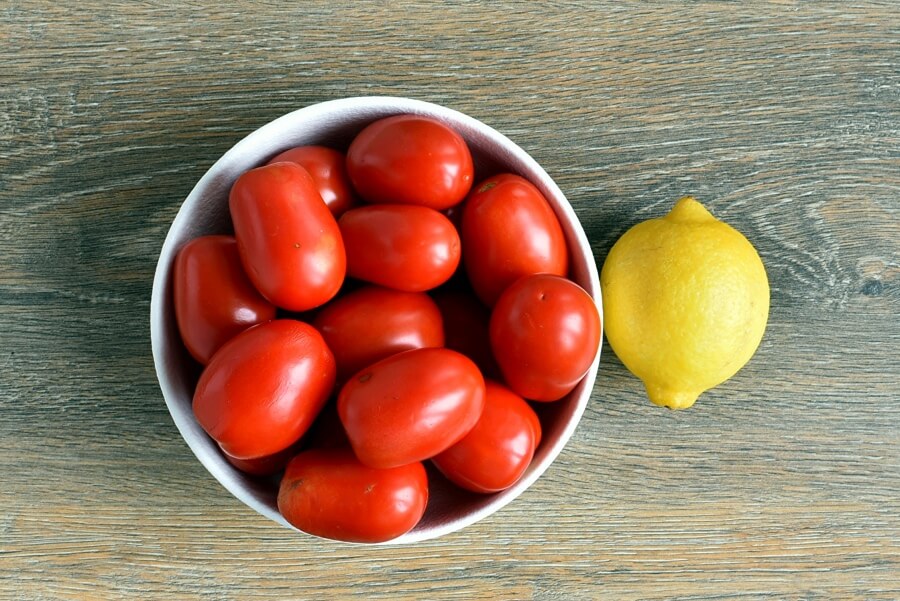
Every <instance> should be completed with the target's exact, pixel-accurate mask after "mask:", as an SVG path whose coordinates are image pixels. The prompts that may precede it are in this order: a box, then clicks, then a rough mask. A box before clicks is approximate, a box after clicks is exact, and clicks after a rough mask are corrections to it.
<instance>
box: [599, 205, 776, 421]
mask: <svg viewBox="0 0 900 601" xmlns="http://www.w3.org/2000/svg"><path fill="white" fill-rule="evenodd" d="M600 288H601V290H602V292H603V305H604V319H605V322H606V323H605V326H606V335H607V339H608V340H609V344H610V346H611V347H612V349H613V351H615V353H616V355H617V356H618V357H619V359H621V361H622V363H624V364H625V366H626V367H627V368H628V369H629V370H630V371H631V372H632V373H633V374H634V375H636V376H637V377H638V378H640V379H641V380H643V382H644V386H645V387H646V389H647V394H648V396H649V397H650V400H651V401H653V402H654V403H656V404H657V405H663V406H666V407H670V408H672V409H686V408H687V407H690V406H691V405H693V404H694V401H696V400H697V397H698V396H700V394H701V393H702V392H704V391H705V390H708V389H710V388H712V387H713V386H717V385H719V384H721V383H722V382H724V381H725V380H727V379H728V378H730V377H731V376H733V375H734V374H735V373H737V371H738V370H739V369H740V368H741V367H743V366H744V364H746V363H747V361H749V360H750V357H751V356H753V353H754V352H756V348H757V347H758V346H759V343H760V340H761V339H762V336H763V332H764V331H765V329H766V320H767V319H768V317H769V281H768V278H767V277H766V270H765V267H763V263H762V260H760V258H759V254H758V253H757V252H756V249H755V248H753V245H752V244H750V242H749V241H748V240H747V239H746V238H745V237H744V236H743V235H742V234H741V233H740V232H738V231H737V230H735V229H734V228H732V227H731V226H729V225H728V224H726V223H723V222H721V221H719V220H717V219H716V218H715V217H713V216H712V215H711V214H710V213H709V211H707V210H706V209H705V208H704V207H703V205H701V204H700V203H699V202H697V201H696V200H695V199H693V198H691V197H689V196H688V197H684V198H682V199H680V200H679V201H678V202H676V203H675V206H674V207H673V208H672V210H671V211H670V212H669V214H668V215H666V216H665V217H661V218H658V219H650V220H648V221H644V222H642V223H639V224H637V225H635V226H634V227H633V228H631V229H630V230H628V231H627V232H625V234H624V235H623V236H622V237H621V238H619V240H618V241H617V242H616V243H615V245H613V247H612V249H611V250H610V252H609V255H608V256H607V258H606V262H605V263H604V264H603V269H602V271H601V274H600Z"/></svg>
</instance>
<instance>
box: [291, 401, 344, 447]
mask: <svg viewBox="0 0 900 601" xmlns="http://www.w3.org/2000/svg"><path fill="white" fill-rule="evenodd" d="M301 442H302V443H303V446H304V448H306V449H335V448H346V449H349V448H350V440H349V439H348V438H347V433H346V432H345V431H344V425H343V424H342V423H341V418H340V417H338V412H337V399H335V401H334V402H328V403H326V404H325V407H324V408H323V409H322V411H320V412H319V415H318V417H316V421H315V422H313V425H312V426H311V427H310V429H309V430H307V431H306V434H304V435H303V439H302V440H301Z"/></svg>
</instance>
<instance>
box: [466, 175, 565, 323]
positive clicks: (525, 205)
mask: <svg viewBox="0 0 900 601" xmlns="http://www.w3.org/2000/svg"><path fill="white" fill-rule="evenodd" d="M462 242H463V262H464V263H465V267H466V273H468V274H469V281H470V282H471V283H472V288H474V289H475V293H476V294H477V295H478V297H479V298H480V299H481V300H482V301H484V303H485V304H486V305H488V306H490V307H492V306H494V303H496V302H497V299H498V298H499V297H500V294H501V293H502V292H503V290H505V289H506V287H507V286H509V285H510V284H512V283H513V282H515V281H516V280H517V279H519V278H520V277H522V276H525V275H531V274H535V273H553V274H556V275H566V273H567V272H568V269H569V263H568V250H567V248H566V239H565V236H564V234H563V231H562V227H560V225H559V221H558V220H557V219H556V215H555V214H554V213H553V209H551V208H550V205H549V204H548V203H547V200H546V199H545V198H544V196H543V195H542V194H541V192H540V191H539V190H538V189H537V188H535V187H534V185H532V184H531V183H530V182H529V181H528V180H526V179H524V178H521V177H519V176H518V175H512V174H510V173H506V174H502V175H495V176H494V177H491V178H488V179H487V180H485V181H483V182H481V183H480V184H479V185H478V186H476V187H475V189H474V191H473V192H472V194H470V195H469V198H468V199H467V200H466V204H465V205H464V206H463V216H462Z"/></svg>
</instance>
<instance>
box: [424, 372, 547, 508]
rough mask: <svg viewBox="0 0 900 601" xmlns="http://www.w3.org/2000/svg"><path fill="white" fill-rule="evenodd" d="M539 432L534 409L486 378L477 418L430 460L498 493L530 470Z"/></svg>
mask: <svg viewBox="0 0 900 601" xmlns="http://www.w3.org/2000/svg"><path fill="white" fill-rule="evenodd" d="M540 437H541V426H540V421H539V420H538V417H537V414H535V412H534V409H532V408H531V406H530V405H529V404H528V403H527V402H526V401H525V400H524V399H523V398H522V397H520V396H519V395H517V394H516V393H514V392H513V391H511V390H510V389H509V388H507V387H506V386H503V385H502V384H500V383H498V382H494V381H491V380H487V381H485V402H484V411H483V412H482V413H481V417H480V418H479V420H478V423H477V424H475V427H474V428H472V430H471V431H470V432H469V433H468V434H466V435H465V436H464V437H463V438H462V439H461V440H460V441H459V442H457V443H456V444H454V445H453V446H451V447H450V448H449V449H447V450H445V451H444V452H442V453H440V454H439V455H437V456H435V457H434V458H432V460H431V461H432V463H433V464H434V465H435V467H437V468H438V469H439V470H440V471H441V473H442V474H444V476H446V477H447V479H448V480H450V481H451V482H453V483H454V484H456V485H457V486H459V487H461V488H465V489H467V490H471V491H473V492H477V493H494V492H499V491H501V490H505V489H507V488H509V487H510V486H512V485H513V484H515V483H516V482H517V481H518V480H519V479H520V478H521V477H522V475H523V474H524V473H525V471H526V470H527V469H528V466H529V465H530V464H531V460H532V458H533V457H534V451H535V449H536V448H537V445H538V443H539V442H540Z"/></svg>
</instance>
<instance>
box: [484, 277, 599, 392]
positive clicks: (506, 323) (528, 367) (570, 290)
mask: <svg viewBox="0 0 900 601" xmlns="http://www.w3.org/2000/svg"><path fill="white" fill-rule="evenodd" d="M490 335H491V347H492V348H493V350H494V357H496V359H497V363H498V364H499V365H500V371H501V372H502V373H503V378H504V380H506V383H507V385H508V386H509V387H510V388H511V389H512V390H513V391H514V392H516V393H517V394H519V395H521V396H523V397H525V398H527V399H531V400H534V401H555V400H558V399H561V398H562V397H564V396H565V395H566V394H568V393H569V391H571V390H572V389H573V388H575V386H576V385H577V384H578V382H579V381H581V378H583V377H584V375H585V374H586V373H587V371H588V369H589V368H590V366H591V363H593V361H594V357H596V356H597V351H598V350H599V347H600V315H599V313H598V312H597V305H595V304H594V299H592V298H591V297H590V295H588V293H587V292H585V291H584V290H583V289H582V288H581V287H580V286H578V285H577V284H575V283H574V282H571V281H569V280H567V279H566V278H563V277H559V276H555V275H547V274H540V275H532V276H528V277H524V278H522V279H520V280H518V281H516V283H514V284H513V285H512V286H510V287H509V288H507V289H506V291H504V292H503V295H502V296H501V297H500V299H499V300H498V301H497V304H496V306H494V311H493V313H492V314H491V325H490Z"/></svg>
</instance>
